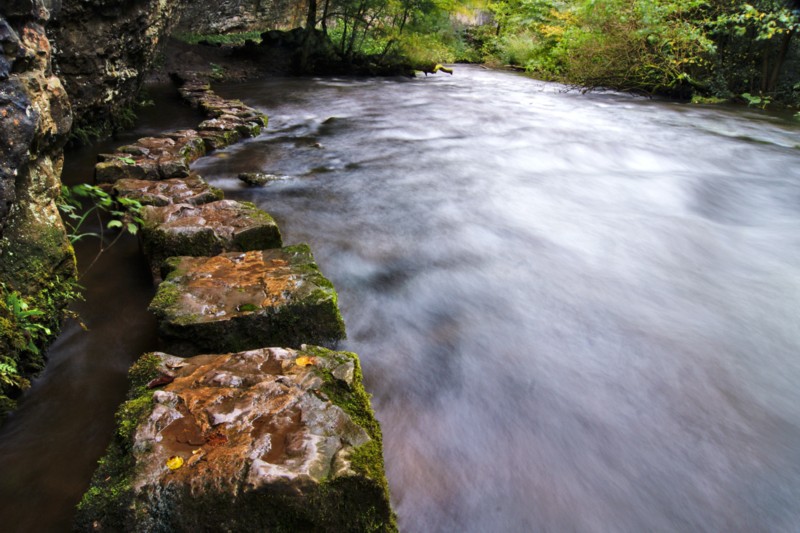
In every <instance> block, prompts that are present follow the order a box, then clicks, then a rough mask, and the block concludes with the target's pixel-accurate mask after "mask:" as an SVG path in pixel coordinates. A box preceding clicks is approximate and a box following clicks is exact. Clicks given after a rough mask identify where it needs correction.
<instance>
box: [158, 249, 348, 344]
mask: <svg viewBox="0 0 800 533" xmlns="http://www.w3.org/2000/svg"><path fill="white" fill-rule="evenodd" d="M166 264H167V265H168V268H169V269H172V271H171V272H170V273H169V274H168V275H167V276H166V279H165V280H164V282H163V283H161V285H160V286H159V288H158V292H157V294H156V297H155V299H154V300H153V302H152V303H151V304H150V310H151V311H152V312H153V313H154V314H155V315H156V317H157V318H158V320H159V330H160V333H161V337H162V339H163V340H164V342H166V343H167V346H168V347H169V349H171V350H173V351H175V352H176V353H180V354H195V353H200V352H201V351H203V350H212V351H220V352H229V351H237V350H248V349H253V348H258V347H262V346H295V347H296V346H299V345H301V344H303V343H313V344H321V345H326V346H332V345H333V344H334V343H335V342H336V341H338V340H340V339H343V338H344V337H345V328H344V322H343V321H342V317H341V315H340V314H339V309H338V306H337V295H336V291H335V289H334V288H333V285H332V284H331V282H330V281H328V280H327V279H326V278H325V277H324V276H323V275H322V273H321V272H320V271H319V269H318V267H317V265H316V264H315V263H314V258H313V256H312V254H311V250H310V249H309V248H308V246H307V245H304V244H302V245H296V246H290V247H286V248H282V249H277V250H264V251H252V252H245V253H226V254H222V255H218V256H215V257H176V258H171V259H169V260H168V261H167V263H166Z"/></svg>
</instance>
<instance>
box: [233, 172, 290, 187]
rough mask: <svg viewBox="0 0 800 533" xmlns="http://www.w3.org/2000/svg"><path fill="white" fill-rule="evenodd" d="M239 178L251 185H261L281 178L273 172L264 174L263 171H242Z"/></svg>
mask: <svg viewBox="0 0 800 533" xmlns="http://www.w3.org/2000/svg"><path fill="white" fill-rule="evenodd" d="M239 179H240V180H241V181H243V182H244V183H246V184H247V185H250V186H251V187H263V186H264V185H266V184H267V183H269V182H271V181H278V180H280V179H281V178H280V177H279V176H276V175H274V174H265V173H263V172H242V173H241V174H239Z"/></svg>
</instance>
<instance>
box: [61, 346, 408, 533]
mask: <svg viewBox="0 0 800 533" xmlns="http://www.w3.org/2000/svg"><path fill="white" fill-rule="evenodd" d="M130 376H131V378H132V382H133V383H132V389H131V391H130V392H129V394H128V401H127V402H126V403H124V404H123V405H122V406H121V407H120V409H119V411H118V413H117V423H118V426H117V431H116V434H115V436H114V439H113V441H112V443H111V445H110V446H109V448H108V451H107V452H106V456H105V457H104V458H103V459H102V460H101V461H100V467H99V468H98V470H97V471H96V472H95V474H94V477H93V479H92V483H91V486H90V488H89V490H88V492H87V493H86V494H85V495H84V497H83V499H82V501H81V502H80V504H79V506H78V515H77V519H76V523H75V529H76V530H81V531H90V530H91V531H96V530H102V531H121V530H125V531H137V532H139V531H141V532H145V531H327V532H339V531H378V532H393V531H396V530H397V526H396V524H395V517H394V515H393V513H392V511H391V508H390V505H389V495H388V490H387V484H386V477H385V474H384V466H383V456H382V449H381V448H382V446H381V443H382V437H381V429H380V425H379V424H378V422H377V421H376V419H375V417H374V414H373V412H372V409H371V408H370V405H369V395H368V394H367V393H366V391H365V390H364V388H363V385H362V382H361V381H362V376H361V369H360V365H359V361H358V357H357V356H356V355H355V354H352V353H347V352H333V351H329V350H325V349H322V348H316V347H309V346H304V347H303V348H302V349H300V350H293V349H284V348H262V349H258V350H252V351H247V352H240V353H228V354H223V355H199V356H197V357H192V358H188V359H181V358H178V357H174V356H170V355H167V354H164V353H155V354H147V355H145V356H143V357H142V358H141V359H140V360H139V361H138V362H137V363H136V364H135V365H134V367H133V368H132V369H131V372H130ZM148 383H149V386H150V387H152V388H148Z"/></svg>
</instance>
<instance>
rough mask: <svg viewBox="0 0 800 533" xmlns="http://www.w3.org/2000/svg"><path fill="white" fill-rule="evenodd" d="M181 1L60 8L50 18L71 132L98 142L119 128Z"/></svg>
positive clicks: (99, 1)
mask: <svg viewBox="0 0 800 533" xmlns="http://www.w3.org/2000/svg"><path fill="white" fill-rule="evenodd" d="M184 2H185V0H82V1H80V2H65V3H64V5H63V7H62V9H61V11H60V13H59V14H58V15H57V16H56V17H54V20H53V24H52V37H53V40H54V42H55V43H56V48H57V49H56V68H57V73H58V74H59V76H60V77H61V80H62V81H63V82H64V85H65V87H66V90H67V93H69V97H70V100H71V102H72V108H73V110H74V113H75V127H76V132H84V133H88V134H89V135H88V136H89V137H99V136H102V135H104V134H106V133H108V132H110V131H111V130H112V129H113V128H114V127H115V126H119V125H120V123H124V122H125V119H126V115H129V114H130V107H131V105H132V104H133V103H134V100H135V98H136V95H137V93H138V91H139V89H140V87H141V85H142V83H143V81H144V78H145V76H146V74H147V72H148V71H149V69H150V68H151V67H152V65H153V63H154V61H155V60H156V58H157V57H158V53H159V51H160V47H161V44H162V42H163V41H164V38H165V36H166V35H168V34H169V32H170V31H171V30H172V28H173V27H174V25H175V23H176V22H177V20H178V15H179V12H180V10H181V8H182V6H183V4H184Z"/></svg>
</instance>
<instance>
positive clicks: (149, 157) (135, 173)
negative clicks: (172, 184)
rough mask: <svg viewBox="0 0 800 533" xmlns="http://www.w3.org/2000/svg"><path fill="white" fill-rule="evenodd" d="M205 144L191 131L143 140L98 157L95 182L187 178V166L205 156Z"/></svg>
mask: <svg viewBox="0 0 800 533" xmlns="http://www.w3.org/2000/svg"><path fill="white" fill-rule="evenodd" d="M205 153H206V143H205V141H204V140H203V138H202V137H201V136H200V135H199V134H198V133H197V132H196V131H194V130H184V131H179V132H173V133H168V134H165V135H163V136H161V137H145V138H142V139H139V140H138V141H136V142H135V143H134V144H129V145H127V146H121V147H119V148H117V151H116V153H113V154H101V155H100V156H99V158H100V162H99V163H97V165H95V181H97V182H98V183H114V182H116V181H119V180H121V179H138V180H145V179H146V180H161V179H171V178H184V177H188V176H189V175H190V172H189V165H190V164H191V163H192V162H193V161H195V160H196V159H197V158H199V157H201V156H203V155H205Z"/></svg>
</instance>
